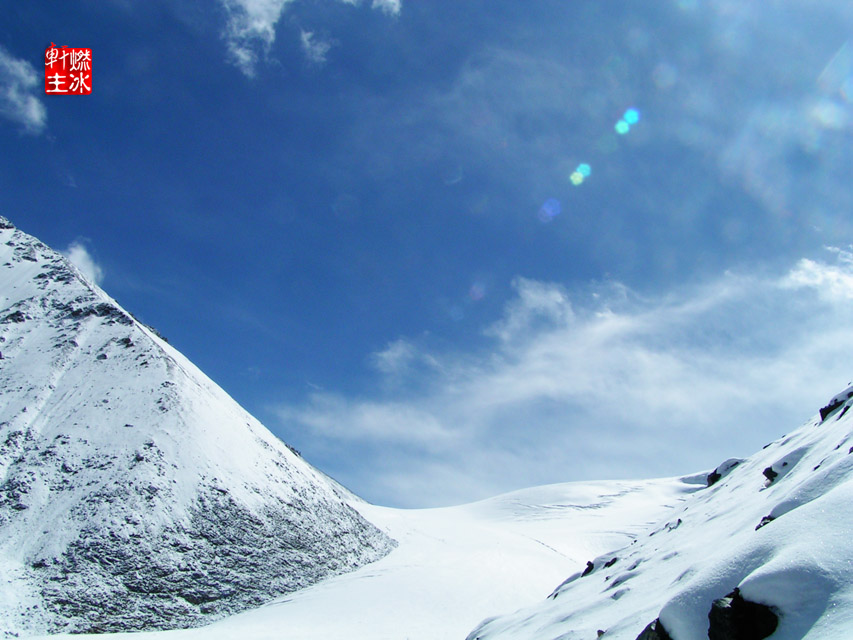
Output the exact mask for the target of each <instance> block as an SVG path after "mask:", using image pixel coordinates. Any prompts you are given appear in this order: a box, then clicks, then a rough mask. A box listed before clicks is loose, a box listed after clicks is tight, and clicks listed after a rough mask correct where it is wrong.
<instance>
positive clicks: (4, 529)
mask: <svg viewBox="0 0 853 640" xmlns="http://www.w3.org/2000/svg"><path fill="white" fill-rule="evenodd" d="M346 497H347V496H345V495H344V494H343V492H342V491H341V490H340V488H339V487H337V486H336V485H335V484H334V483H333V482H331V481H330V480H329V479H328V478H326V477H325V476H323V474H321V473H320V472H319V471H317V470H315V469H313V468H312V467H311V466H310V465H308V464H307V463H306V462H305V461H303V460H302V459H301V458H300V456H299V455H298V454H297V453H296V452H294V451H292V450H290V449H289V448H288V447H287V446H286V445H284V444H283V443H282V442H281V441H279V440H278V439H276V438H275V437H274V436H273V435H272V434H271V433H270V432H269V431H268V430H267V429H266V428H265V427H263V425H261V424H260V423H259V422H258V421H257V420H255V419H254V418H253V417H252V416H250V415H249V414H248V413H247V412H246V411H245V410H243V409H242V408H241V407H240V406H239V405H237V403H236V402H234V400H232V399H231V398H230V397H229V396H228V395H227V394H226V393H225V392H224V391H222V389H220V388H219V387H217V386H216V385H215V384H214V383H213V382H212V381H211V380H210V379H209V378H207V377H206V376H205V375H204V374H203V373H201V372H200V371H199V370H198V369H197V368H196V367H195V366H193V365H192V364H191V363H190V362H189V361H188V360H187V359H186V358H184V357H183V356H182V355H181V354H180V353H178V352H177V351H176V350H175V349H173V348H172V347H170V346H169V345H168V344H167V343H166V342H164V341H163V340H161V339H160V338H159V337H158V336H157V335H155V333H154V332H152V330H150V329H149V328H146V327H145V326H143V325H141V324H140V323H139V322H137V321H136V320H135V319H134V318H133V317H132V316H130V315H129V314H128V313H127V312H125V311H124V310H123V309H122V308H121V307H120V306H119V305H118V304H116V303H115V301H114V300H112V299H111V298H110V297H108V296H107V295H106V294H105V293H104V292H103V291H101V290H100V289H99V288H98V287H97V286H95V285H94V284H93V283H91V282H89V281H87V280H86V278H85V277H83V276H82V274H81V273H80V272H79V271H78V270H77V269H76V268H75V267H74V266H73V265H72V264H70V263H69V262H68V261H67V260H66V259H65V258H64V257H63V256H61V255H60V254H58V253H57V252H55V251H53V250H51V249H50V248H48V247H47V246H45V245H44V244H42V243H41V242H39V241H38V240H36V239H35V238H33V237H31V236H28V235H26V234H25V233H23V232H21V231H19V230H17V229H15V228H14V226H13V225H12V224H11V223H10V222H9V221H8V220H6V219H5V218H0V632H5V634H8V635H10V634H13V633H22V634H27V633H43V632H59V631H68V632H105V631H119V630H131V629H168V628H176V627H187V626H196V625H199V624H204V623H207V622H210V621H212V620H214V619H216V618H219V617H222V616H224V615H226V614H229V613H233V612H236V611H239V610H242V609H246V608H248V607H252V606H255V605H259V604H261V603H263V602H265V601H268V600H269V599H271V598H273V597H275V596H277V595H280V594H283V593H286V592H290V591H293V590H295V589H299V588H302V587H305V586H307V585H310V584H312V583H314V582H317V581H318V580H320V579H321V578H324V577H327V576H330V575H334V574H338V573H342V572H345V571H349V570H352V569H354V568H356V567H358V566H360V565H363V564H365V563H368V562H371V561H374V560H377V559H379V558H381V557H383V556H384V555H386V554H387V553H388V552H389V551H390V550H391V549H392V548H393V545H394V543H393V541H392V540H390V538H388V537H387V536H386V535H385V534H383V533H381V532H380V531H379V530H378V529H376V528H375V527H374V526H373V525H371V524H370V523H368V522H367V521H366V520H365V519H364V518H363V517H361V516H360V515H359V514H358V513H357V512H356V511H355V510H354V509H353V508H351V507H350V506H349V505H348V504H347V503H346V502H345V498H346Z"/></svg>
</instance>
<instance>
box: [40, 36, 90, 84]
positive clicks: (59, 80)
mask: <svg viewBox="0 0 853 640" xmlns="http://www.w3.org/2000/svg"><path fill="white" fill-rule="evenodd" d="M44 92H45V93H58V94H65V95H81V96H85V95H89V94H90V93H92V50H91V49H79V48H72V47H66V46H62V47H57V46H56V45H55V44H53V43H52V42H51V43H50V46H49V47H48V48H47V49H46V50H45V52H44Z"/></svg>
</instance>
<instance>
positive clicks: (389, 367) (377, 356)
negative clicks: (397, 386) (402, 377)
mask: <svg viewBox="0 0 853 640" xmlns="http://www.w3.org/2000/svg"><path fill="white" fill-rule="evenodd" d="M416 356H417V352H416V349H415V347H414V345H413V344H412V343H411V342H409V341H408V340H403V339H400V340H395V341H394V342H391V343H389V344H388V346H387V347H386V348H385V349H384V350H382V351H378V352H376V353H374V354H373V355H372V356H371V358H370V360H371V362H372V364H373V366H374V367H376V369H378V370H379V371H381V372H382V373H384V374H385V375H399V374H400V373H402V372H404V371H406V370H408V369H409V366H410V365H411V363H412V360H414V359H415V357H416Z"/></svg>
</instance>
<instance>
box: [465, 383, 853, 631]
mask: <svg viewBox="0 0 853 640" xmlns="http://www.w3.org/2000/svg"><path fill="white" fill-rule="evenodd" d="M851 396H853V387H852V388H850V389H848V390H846V391H845V392H843V393H841V394H839V395H837V396H835V398H833V399H832V400H831V401H830V402H829V403H828V405H827V407H824V409H823V410H822V411H821V417H823V419H821V417H816V418H815V419H814V420H812V421H810V422H808V423H807V424H805V425H803V426H802V427H801V428H799V429H798V430H797V431H795V432H794V433H792V434H790V435H788V436H784V437H782V438H781V439H780V440H778V441H777V442H774V443H771V444H769V445H767V446H766V447H765V448H764V449H763V450H762V451H760V452H758V453H757V454H755V455H754V456H752V457H750V458H749V459H747V460H743V461H736V460H730V461H726V463H724V464H723V465H721V466H720V467H718V470H717V472H715V473H713V474H711V475H710V476H709V478H708V482H709V483H711V484H710V486H708V487H707V488H705V489H702V490H701V491H697V492H696V493H694V494H693V495H692V496H691V497H690V498H689V499H688V500H686V501H685V502H683V503H682V504H680V505H679V506H678V507H677V508H676V509H674V510H673V511H672V512H671V513H669V514H667V516H666V517H665V518H664V519H662V520H661V521H659V522H658V523H657V524H655V525H654V526H653V527H651V528H650V529H649V530H648V531H646V532H645V533H644V534H643V535H642V536H641V537H639V538H638V539H637V540H636V541H634V542H632V543H631V544H629V545H626V546H623V547H622V548H617V547H614V548H613V550H611V551H610V552H608V553H606V554H603V555H600V556H599V557H597V558H595V559H594V560H593V568H592V569H591V570H590V571H588V572H578V573H575V574H574V575H572V576H571V577H570V578H568V579H567V580H566V581H565V582H564V583H563V584H562V585H561V586H559V587H558V588H557V589H556V590H555V591H554V592H553V593H552V594H551V596H550V597H549V598H548V599H546V600H544V601H542V602H540V603H538V604H536V605H534V606H531V607H528V608H525V609H522V610H520V611H518V612H517V613H514V614H511V615H505V616H502V617H499V618H495V619H492V620H488V621H486V622H484V623H482V624H481V625H480V626H479V627H477V628H476V629H475V630H474V631H473V632H472V633H471V634H470V635H469V636H468V637H469V640H474V639H479V640H487V639H488V640H492V639H497V638H513V639H514V640H516V639H523V638H536V639H537V640H539V639H551V638H554V639H556V638H560V639H561V640H574V639H578V640H580V639H582V638H583V639H587V638H596V637H599V632H600V631H603V632H604V633H603V634H600V637H602V638H613V639H625V640H634V639H635V638H638V637H640V634H641V633H643V632H644V630H645V629H646V628H647V625H649V624H650V623H652V622H653V621H655V620H657V619H658V618H659V620H658V621H657V623H656V624H655V627H656V629H657V631H656V632H651V631H647V632H646V634H645V635H643V636H642V637H643V638H644V640H645V639H652V638H666V637H670V638H672V639H673V640H698V639H700V638H708V637H709V633H710V634H711V635H710V637H712V638H714V637H716V638H731V637H747V636H733V635H723V634H722V628H723V627H724V626H725V625H728V624H731V620H733V619H734V618H735V617H737V616H736V614H733V612H735V611H736V610H743V611H747V612H748V613H747V614H746V615H745V616H744V619H745V620H748V621H751V622H752V623H756V621H759V623H760V618H762V616H765V615H766V614H767V611H768V607H769V611H770V612H771V613H772V614H773V615H772V616H770V622H768V624H769V626H768V627H767V628H766V629H764V630H763V631H760V632H759V631H756V634H757V635H752V636H748V637H753V638H761V637H767V635H762V634H768V633H770V632H771V631H773V630H774V628H775V632H773V633H772V638H773V639H774V640H795V639H796V640H799V639H801V638H807V639H815V640H817V639H821V640H823V639H827V638H851V637H853V546H852V545H851V540H853V417H851V414H849V413H848V412H847V410H848V407H849V406H850V404H851V403H853V400H851ZM736 589H737V591H735V590H736ZM749 603H754V605H760V606H753V605H750V604H749ZM712 610H713V614H712ZM729 614H732V615H729ZM709 616H713V625H712V623H711V622H710V620H711V618H709ZM660 626H662V627H663V629H664V631H665V632H666V634H668V635H663V634H662V633H661V632H660ZM718 634H720V635H718Z"/></svg>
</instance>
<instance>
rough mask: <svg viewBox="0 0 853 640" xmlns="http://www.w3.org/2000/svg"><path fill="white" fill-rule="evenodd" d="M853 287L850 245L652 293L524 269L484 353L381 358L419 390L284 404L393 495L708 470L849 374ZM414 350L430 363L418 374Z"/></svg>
mask: <svg viewBox="0 0 853 640" xmlns="http://www.w3.org/2000/svg"><path fill="white" fill-rule="evenodd" d="M851 282H853V260H851V256H850V254H848V253H846V252H841V251H836V256H835V259H834V260H833V261H829V262H827V261H820V260H803V261H800V262H799V263H798V264H796V265H795V266H794V267H793V268H791V269H790V270H789V271H788V272H787V273H784V274H781V275H777V276H775V277H759V276H755V275H747V274H733V273H727V274H725V275H723V276H721V277H719V278H718V279H716V280H714V281H711V282H707V283H705V284H704V285H702V286H696V287H694V288H691V289H684V290H681V291H678V292H671V293H670V294H668V295H665V296H658V297H653V298H643V297H641V296H639V295H637V294H636V293H634V292H632V291H630V290H628V289H627V288H625V287H624V286H621V285H619V284H617V283H610V284H607V285H604V286H599V287H597V288H596V289H595V290H592V291H588V292H586V293H584V294H582V293H580V292H574V293H572V294H570V293H569V292H567V291H566V290H565V289H564V288H563V287H561V286H559V285H555V284H549V283H543V282H536V281H533V280H527V279H523V278H517V279H516V280H515V281H514V283H513V286H514V288H515V297H514V298H513V299H511V300H510V301H509V302H508V303H507V305H506V308H505V311H504V314H503V317H502V318H500V319H499V320H498V321H496V322H494V323H493V324H492V325H491V326H489V327H487V328H486V329H485V334H486V335H487V336H488V337H489V338H491V340H492V342H491V344H490V346H489V348H488V349H484V350H482V351H479V352H475V353H460V352H452V353H447V352H445V353H433V352H430V351H429V350H428V349H427V348H424V347H416V346H415V345H414V344H413V343H411V342H408V341H405V340H400V341H397V342H394V343H392V344H390V345H389V346H388V348H386V349H385V350H383V351H382V352H379V353H377V354H374V356H373V362H374V364H375V365H376V369H377V370H378V371H379V372H380V374H381V376H382V377H383V378H382V379H381V380H380V381H379V382H380V383H381V382H383V381H387V379H388V378H389V377H394V376H399V375H401V372H405V373H406V375H408V376H409V382H410V384H406V385H405V386H399V385H398V386H393V385H392V386H388V385H383V384H377V386H376V388H377V389H379V390H378V391H376V395H375V397H370V398H359V397H345V396H343V395H340V394H333V393H323V394H315V395H313V396H311V397H310V398H309V399H308V400H307V401H306V402H305V403H303V404H301V405H288V406H282V407H279V408H278V413H279V415H280V417H281V418H282V420H283V422H284V423H285V424H286V425H290V428H291V430H292V431H294V432H297V429H298V430H299V431H298V432H299V433H301V434H302V439H304V440H307V441H308V442H309V443H312V444H311V445H310V446H307V445H306V444H302V443H300V444H302V446H303V449H305V450H309V451H310V450H311V449H315V448H316V449H318V450H319V449H323V448H326V449H329V448H331V449H339V450H338V451H337V453H336V454H335V456H334V457H330V459H332V460H334V459H347V456H346V455H344V453H343V450H346V451H348V452H350V453H351V454H352V455H354V456H358V457H360V460H361V462H360V464H359V465H354V466H352V467H351V468H348V467H346V465H345V464H344V465H343V466H340V467H339V468H333V469H329V471H330V472H331V473H333V475H337V476H339V477H340V478H341V479H344V480H345V481H348V482H349V483H350V484H351V485H352V487H353V489H355V490H356V491H357V492H360V493H362V494H363V495H366V496H368V497H369V498H372V499H374V500H378V501H380V502H385V503H393V504H398V505H407V506H414V505H420V506H422V505H438V504H446V503H448V502H453V501H458V500H470V499H474V498H478V497H483V496H486V495H489V494H494V493H497V492H499V491H503V490H509V489H512V488H517V487H520V486H524V485H531V484H538V483H544V482H557V481H567V480H574V479H603V478H616V477H622V478H624V477H651V476H658V475H665V474H679V473H688V472H693V471H697V470H701V469H706V468H712V467H713V466H715V465H716V464H717V463H719V462H721V461H722V460H723V459H725V458H727V457H731V456H745V455H749V454H750V453H752V452H753V451H754V450H756V449H758V448H760V446H762V445H763V444H765V443H766V442H767V441H770V440H773V439H775V438H777V437H779V436H781V435H782V433H783V430H784V429H789V428H793V427H795V426H796V425H797V424H799V423H800V422H801V421H802V420H804V419H806V418H807V417H808V416H809V415H810V414H812V413H814V412H816V410H817V408H818V407H819V406H821V403H822V402H823V401H825V400H826V399H827V398H829V397H830V396H831V395H832V394H834V393H835V392H836V391H837V390H838V389H837V388H841V387H842V386H844V385H845V384H846V383H847V382H848V380H847V378H846V376H848V375H849V363H848V362H847V361H846V359H845V358H844V356H843V354H845V353H847V352H848V351H849V350H850V349H853V336H851V335H850V332H849V329H848V327H849V321H850V316H851V312H853V295H850V294H851V291H853V287H851V285H850V283H851ZM413 361H429V362H432V363H435V364H434V366H430V367H429V368H423V369H419V370H417V371H415V372H414V373H413V371H412V370H411V368H410V367H409V364H410V363H411V362H413ZM412 377H414V379H411V378H412ZM366 460H367V461H368V462H365V461H366ZM337 464H339V465H340V464H341V463H337ZM404 479H405V481H404Z"/></svg>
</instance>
